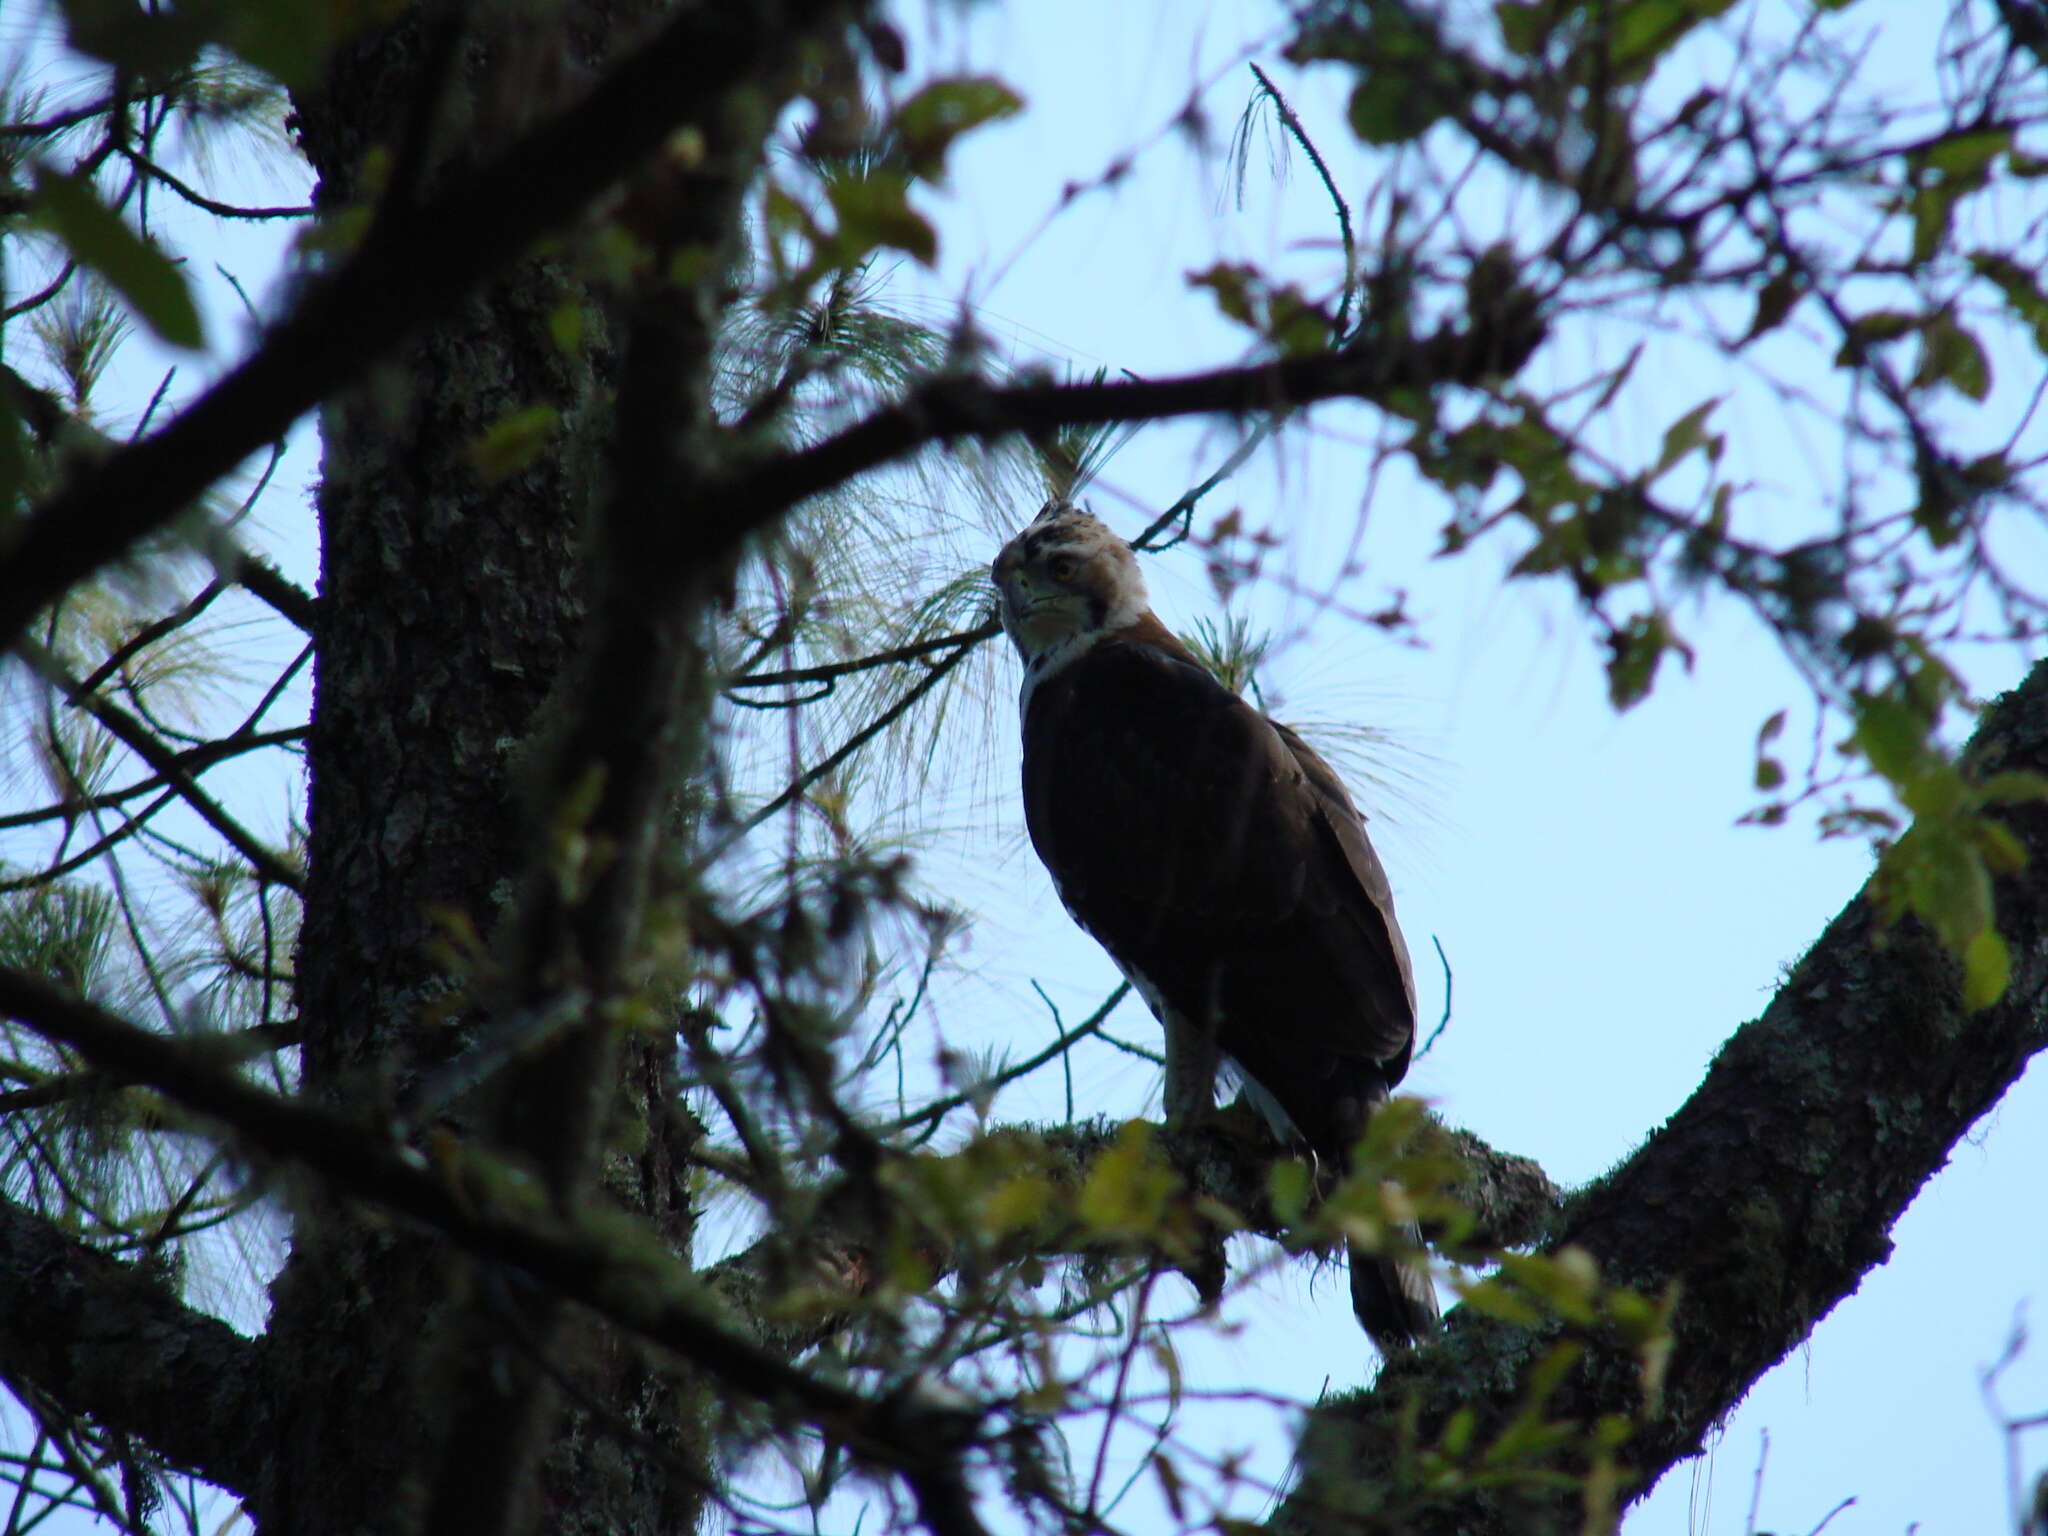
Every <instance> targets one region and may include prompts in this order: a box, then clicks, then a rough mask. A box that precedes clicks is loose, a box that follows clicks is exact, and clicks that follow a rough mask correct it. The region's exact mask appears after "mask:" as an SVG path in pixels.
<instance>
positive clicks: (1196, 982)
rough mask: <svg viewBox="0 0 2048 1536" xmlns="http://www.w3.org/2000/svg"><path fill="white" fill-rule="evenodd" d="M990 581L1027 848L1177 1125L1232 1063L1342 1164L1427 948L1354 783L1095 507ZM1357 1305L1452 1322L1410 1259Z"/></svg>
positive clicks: (1327, 1164) (1410, 1324) (1403, 1323)
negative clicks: (997, 607) (1009, 643)
mask: <svg viewBox="0 0 2048 1536" xmlns="http://www.w3.org/2000/svg"><path fill="white" fill-rule="evenodd" d="M994 574H995V582H996V586H997V588H998V590H999V591H1000V593H1001V597H1002V617H1003V628H1004V629H1005V630H1007V631H1008V632H1009V636H1010V638H1011V640H1013V641H1014V642H1015V643H1016V646H1017V650H1018V653H1019V654H1020V655H1021V656H1022V657H1023V660H1024V684H1023V692H1022V699H1021V704H1022V713H1023V721H1024V814H1025V819H1026V821H1027V823H1028V824H1029V827H1030V831H1031V842H1032V845H1033V846H1034V847H1035V848H1037V850H1038V855H1039V857H1040V858H1041V859H1043V860H1044V861H1045V867H1046V869H1047V870H1048V871H1050V872H1051V874H1052V879H1053V884H1054V886H1055V887H1056V888H1057V889H1058V891H1059V895H1060V900H1061V901H1062V902H1064V903H1065V904H1066V908H1067V910H1068V911H1069V912H1070V913H1072V914H1073V917H1074V920H1075V921H1076V922H1078V923H1079V924H1080V925H1081V926H1082V927H1083V928H1085V929H1086V930H1087V931H1088V932H1089V933H1090V934H1091V935H1093V937H1094V938H1095V939H1096V940H1097V941H1098V942H1099V943H1100V944H1101V945H1102V946H1103V948H1105V949H1107V950H1108V951H1109V953H1110V957H1111V958H1112V959H1114V960H1115V961H1116V963H1117V966H1118V967H1119V968H1120V969H1121V970H1122V971H1123V973H1124V974H1125V975H1126V976H1128V977H1129V978H1130V980H1131V984H1132V985H1133V986H1134V987H1135V988H1136V989H1137V991H1138V993H1139V994H1140V995H1141V996H1142V997H1143V998H1144V999H1145V1001H1146V1003H1147V1004H1149V1005H1150V1007H1151V1009H1152V1012H1153V1013H1154V1014H1155V1015H1157V1017H1158V1019H1159V1021H1160V1023H1161V1024H1162V1025H1163V1026H1164V1028H1165V1031H1166V1115H1167V1119H1168V1121H1169V1123H1176V1122H1184V1121H1186V1120H1187V1119H1189V1118H1190V1117H1192V1116H1195V1115H1198V1114H1200V1113H1202V1112H1203V1111H1205V1110H1207V1109H1208V1108H1209V1107H1210V1106H1211V1105H1212V1104H1213V1102H1214V1093H1215V1079H1216V1074H1217V1071H1218V1069H1219V1068H1220V1067H1223V1066H1226V1065H1227V1066H1232V1067H1235V1069H1236V1071H1237V1073H1238V1075H1239V1077H1240V1078H1241V1079H1242V1081H1243V1083H1244V1086H1245V1090H1246V1094H1247V1096H1248V1097H1249V1098H1250V1099H1251V1100H1252V1102H1253V1103H1254V1104H1255V1105H1256V1106H1257V1107H1258V1108H1259V1109H1260V1110H1261V1111H1263V1112H1264V1114H1265V1116H1266V1118H1267V1119H1268V1120H1269V1121H1270V1122H1271V1123H1272V1124H1273V1125H1274V1127H1275V1129H1276V1130H1277V1131H1279V1132H1280V1134H1281V1135H1283V1136H1285V1137H1287V1138H1289V1139H1290V1140H1293V1141H1297V1142H1299V1143H1306V1145H1307V1147H1308V1149H1309V1150H1310V1151H1311V1152H1313V1153H1314V1154H1315V1157H1316V1159H1317V1162H1318V1164H1319V1165H1320V1167H1321V1168H1322V1169H1323V1170H1324V1171H1325V1173H1326V1174H1327V1173H1329V1172H1331V1171H1341V1170H1343V1169H1344V1168H1346V1167H1347V1166H1348V1163H1349V1160H1350V1156H1351V1151H1352V1148H1353V1147H1354V1146H1355V1145H1356V1144H1357V1141H1358V1138H1359V1136H1360V1134H1361V1133H1362V1132H1363V1131H1364V1129H1365V1124H1366V1119H1367V1117H1368V1116H1369V1115H1371V1113H1372V1111H1373V1109H1374V1107H1375V1106H1376V1105H1378V1104H1381V1103H1383V1102H1385V1100H1386V1098H1387V1095H1388V1092H1389V1090H1391V1089H1392V1088H1393V1086H1394V1085H1395V1084H1396V1083H1398V1082H1400V1081H1401V1077H1402V1075H1403V1074H1404V1073H1405V1072H1406V1071H1407V1070H1408V1058H1409V1054H1410V1052H1411V1051H1412V1050H1413V1049H1414V1045H1415V982H1414V977H1413V975H1412V973H1411V970H1410V966H1409V961H1408V948H1407V945H1406V944H1405V943H1404V942H1403V941H1402V938H1401V929H1400V927H1399V925H1398V924H1396V923H1395V921H1394V903H1393V895H1392V892H1391V890H1390V888H1389V886H1388V884H1387V876H1386V871H1385V870H1383V869H1382V868H1381V867H1380V861H1379V858H1378V856H1377V855H1375V854H1374V852H1373V850H1372V844H1371V843H1370V842H1369V841H1367V839H1366V835H1365V824H1364V819H1363V818H1362V817H1361V816H1360V815H1359V814H1358V811H1357V810H1356V808H1355V807H1353V805H1352V803H1351V797H1350V796H1349V795H1348V794H1346V793H1345V789H1344V785H1343V782H1342V781H1341V780H1340V779H1339V778H1338V777H1337V775H1336V773H1335V772H1334V771H1333V770H1332V769H1331V768H1330V766H1329V764H1328V763H1326V762H1324V761H1323V760H1322V758H1320V757H1318V756H1317V755H1316V754H1315V752H1314V751H1312V750H1311V749H1310V748H1309V746H1308V744H1307V743H1306V742H1304V741H1303V740H1302V739H1301V738H1300V737H1299V736H1297V735H1296V734H1295V733H1294V732H1292V731H1290V730H1289V729H1288V728H1287V727H1286V726H1284V725H1280V724H1278V723H1276V722H1275V721H1272V720H1269V719H1267V718H1266V716H1265V715H1263V714H1261V713H1260V712H1259V711H1258V710H1256V709H1254V708H1253V707H1252V706H1251V705H1250V704H1248V703H1246V702H1245V701H1244V700H1243V699H1241V698H1239V697H1238V696H1237V695H1236V694H1234V693H1232V692H1231V691H1230V690H1229V689H1228V688H1226V687H1224V686H1223V685H1222V684H1221V683H1219V682H1218V681H1217V680H1216V679H1215V678H1214V677H1213V676H1211V675H1210V673H1209V671H1208V670H1207V669H1206V668H1204V667H1203V666H1202V664H1201V663H1200V662H1199V661H1197V660H1196V659H1195V656H1194V654H1193V653H1192V652H1191V651H1189V650H1188V648H1187V647H1186V646H1185V645H1183V644H1182V643H1181V642H1180V641H1179V640H1178V639H1176V638H1175V637H1174V635H1173V633H1172V632H1171V631H1170V630H1168V629H1167V628H1166V626H1165V625H1164V624H1162V623H1160V621H1159V619H1158V618H1157V617H1156V616H1155V615H1154V614H1153V613H1152V610H1151V608H1150V606H1149V604H1148V601H1147V598H1146V593H1145V581H1144V578H1143V576H1141V575H1140V574H1139V571H1138V561H1137V557H1136V556H1135V555H1134V554H1133V553H1132V552H1131V547H1130V546H1129V545H1128V544H1126V543H1125V542H1124V541H1123V540H1122V539H1120V538H1118V537H1117V536H1116V535H1115V534H1114V533H1112V532H1110V530H1109V529H1108V528H1107V527H1106V526H1104V525H1103V524H1102V523H1101V522H1100V521H1098V520H1097V519H1096V518H1094V517H1092V516H1090V515H1089V514H1088V513H1086V512H1083V511H1081V510H1079V509H1078V508H1076V507H1074V506H1071V505H1069V504H1066V503H1064V502H1052V503H1049V504H1048V505H1047V506H1046V508H1045V509H1044V510H1043V511H1042V512H1040V513H1039V515H1038V517H1037V519H1036V520H1035V521H1033V522H1032V523H1031V525H1030V526H1029V527H1027V528H1026V529H1024V531H1023V532H1021V533H1019V534H1018V535H1017V536H1016V537H1015V538H1013V539H1012V540H1010V542H1009V543H1008V544H1006V545H1005V546H1004V547H1003V550H1002V553H1001V554H999V555H998V556H997V557H996V562H995V572H994ZM1409 1235H1410V1237H1411V1239H1412V1238H1413V1236H1414V1234H1413V1233H1412V1232H1411V1233H1410V1234H1409ZM1351 1297H1352V1304H1353V1306H1354V1308H1355V1309H1356V1310H1357V1313H1358V1318H1359V1321H1360V1322H1361V1323H1363V1324H1364V1325H1365V1329H1366V1331H1367V1332H1368V1333H1369V1334H1371V1335H1372V1338H1373V1341H1374V1342H1375V1343H1376V1344H1378V1345H1379V1346H1380V1348H1381V1349H1382V1350H1383V1351H1386V1350H1392V1349H1396V1348H1401V1347H1405V1346H1407V1345H1409V1344H1412V1343H1414V1342H1416V1341H1417V1340H1419V1339H1421V1338H1424V1337H1426V1336H1427V1335H1429V1334H1430V1333H1433V1332H1434V1331H1435V1329H1436V1326H1437V1305H1436V1294H1435V1291H1434V1290H1433V1289H1432V1287H1431V1285H1430V1281H1429V1275H1428V1272H1427V1271H1426V1270H1425V1269H1423V1268H1422V1267H1421V1266H1419V1265H1417V1264H1415V1263H1413V1262H1399V1261H1395V1260H1392V1259H1388V1258H1384V1257H1381V1256H1378V1255H1374V1254H1368V1253H1364V1252H1354V1253H1353V1254H1352V1259H1351Z"/></svg>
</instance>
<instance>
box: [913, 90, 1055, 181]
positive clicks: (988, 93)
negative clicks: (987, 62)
mask: <svg viewBox="0 0 2048 1536" xmlns="http://www.w3.org/2000/svg"><path fill="white" fill-rule="evenodd" d="M1023 110H1024V99H1023V98H1022V97H1021V96H1019V95H1018V94H1017V93H1016V92H1015V91H1013V90H1011V89H1010V88H1009V87H1008V86H1007V85H1005V84H1003V82H1002V81H1000V80H997V79H994V78H993V77H991V76H987V75H965V76H961V77H959V78H957V79H952V80H934V81H933V82H932V83H931V84H930V85H928V86H926V87H925V88H924V89H923V90H921V91H919V92H918V93H917V94H916V95H915V96H912V97H911V98H910V99H909V100H908V101H906V102H904V103H903V104H902V105H901V106H900V107H898V108H897V109H896V113H895V116H894V117H893V118H892V119H891V120H890V128H891V129H892V130H893V132H894V135H895V138H896V142H897V144H898V146H899V147H900V148H901V150H902V152H903V156H904V160H905V162H906V163H907V164H908V165H909V166H910V170H911V174H912V175H914V176H916V177H918V178H919V179H920V180H923V181H937V180H939V179H940V178H941V177H942V176H943V175H944V174H945V169H946V155H947V153H948V151H950V150H951V149H952V147H953V142H954V140H956V139H958V138H959V137H960V135H962V134H963V133H967V132H969V131H971V130H972V129H975V128H979V127H981V126H982V125H983V124H984V123H993V122H998V121H1000V120H1001V119H1003V118H1006V117H1014V116H1015V115H1016V114H1017V113H1019V112H1021V111H1023Z"/></svg>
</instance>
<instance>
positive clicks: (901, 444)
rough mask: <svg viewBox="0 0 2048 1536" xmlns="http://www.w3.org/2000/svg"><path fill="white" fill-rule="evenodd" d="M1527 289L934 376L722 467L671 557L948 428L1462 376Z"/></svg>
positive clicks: (1532, 345)
mask: <svg viewBox="0 0 2048 1536" xmlns="http://www.w3.org/2000/svg"><path fill="white" fill-rule="evenodd" d="M1544 335H1545V329H1544V323H1543V320H1542V318H1541V316H1540V315H1539V314H1538V312H1537V310H1536V308H1535V306H1534V304H1533V302H1532V301H1531V300H1530V299H1529V298H1528V297H1527V295H1524V294H1522V293H1519V292H1516V291H1513V290H1510V291H1508V292H1506V293H1501V294H1497V295H1494V296H1493V297H1492V302H1491V304H1490V306H1489V307H1488V308H1487V309H1486V310H1484V311H1483V312H1477V313H1474V314H1473V315H1471V316H1469V317H1468V318H1467V321H1466V323H1465V324H1463V325H1462V326H1461V325H1458V324H1455V323H1447V324H1446V325H1444V326H1443V328H1442V329H1440V330H1438V331H1437V332H1436V333H1434V334H1433V335H1430V336H1427V337H1420V338H1406V339H1403V340H1402V341H1401V342H1400V343H1399V344H1398V345H1393V344H1387V345H1380V346H1376V347H1375V346H1360V347H1355V348H1347V349H1345V350H1342V351H1336V352H1321V353H1316V354H1314V355H1311V356H1306V357H1287V358H1281V359H1279V360H1278V361H1276V362H1270V363H1261V364H1255V365H1253V366H1250V367H1244V368H1219V369H1216V370H1214V371H1212V372H1208V373H1191V374H1183V375H1181V376H1179V377H1177V378H1168V379H1133V380H1120V381H1118V382H1116V383H1108V382H1102V383H1093V382H1089V383H1072V384H1059V383H1053V382H1051V381H1037V382H1032V383H1025V384H1010V385H998V384H990V383H987V382H985V381H982V380H979V379H972V378H957V377H951V376H942V377H938V378H934V379H931V380H929V381H928V382H926V383H924V384H922V385H920V386H919V387H918V388H917V389H915V390H913V391H912V392H911V393H910V395H909V396H908V398H906V399H904V400H902V401H899V402H898V403H896V404H894V405H889V406H884V407H882V408H881V409H879V410H877V411H875V412H874V413H873V414H871V415H869V416H868V417H867V418H866V419H865V420H862V421H859V422H856V423H854V425H852V426H850V427H848V428H846V429H845V430H844V431H842V432H839V433H837V434H836V435H834V436H832V437H828V438H826V439H824V440H823V441H822V442H819V443H816V444H813V445H812V446H811V447H809V448H805V449H803V450H801V451H799V452H796V453H789V454H783V455H780V456H777V457H775V458H770V459H765V460H761V461H758V462H755V463H752V464H747V465H743V466H741V467H739V468H736V469H735V470H733V471H732V472H731V473H730V474H729V475H728V477H727V478H726V480H725V482H724V484H723V485H721V486H719V487H716V488H715V494H714V495H712V496H710V497H707V498H706V502H705V505H704V506H703V508H702V513H701V515H700V516H699V517H697V518H694V519H691V520H689V522H688V523H687V524H686V525H679V526H678V528H677V529H676V537H675V545H674V548H673V549H672V550H671V551H670V552H669V559H670V564H671V568H673V569H676V570H680V571H689V570H694V569H696V568H698V567H699V566H701V565H703V564H705V563H708V562H710V561H713V560H715V559H717V558H719V557H720V556H721V555H722V554H723V553H724V552H725V551H727V550H730V549H732V548H734V547H736V546H737V545H738V543H739V542H740V540H742V539H743V538H745V537H746V536H747V535H749V534H750V533H753V532H754V531H756V530H758V529H760V528H764V527H767V526H769V525H770V524H772V523H773V522H774V521H775V520H776V519H777V518H779V517H781V516H782V515H783V514H784V513H786V512H787V511H789V510H790V508H792V507H794V506H796V505H797V504H798V503H799V502H802V501H804V500H805V499H806V498H808V497H811V496H815V495H817V494H819V493H820V492H822V491H826V490H829V489H831V488H832V487H833V486H835V485H840V484H843V483H844V482H846V481H848V480H851V479H852V478H853V477H854V476H856V475H860V474H864V473H866V472H867V471H869V470H871V469H876V468H879V467H881V466H882V465H885V464H890V463H893V462H895V461H896V460H898V459H902V458H906V457H908V456H909V455H911V454H913V453H915V452H917V451H918V450H920V449H922V448H925V447H927V446H929V445H931V444H934V443H948V442H953V441H956V440H958V439H961V438H967V437H973V438H981V439H992V438H1001V437H1008V436H1013V435H1018V434H1022V435H1025V436H1031V435H1035V434H1043V433H1047V432H1051V431H1054V430H1055V429H1057V428H1060V427H1064V426H1070V425H1075V424H1079V423H1087V422H1111V421H1159V420H1162V419H1164V418H1167V417H1172V416H1195V415H1203V414H1218V413H1221V414H1229V415H1255V414H1265V413H1270V412H1273V411H1279V410H1285V409H1287V408H1289V407H1293V406H1301V405H1311V404H1314V403H1315V402H1317V401H1320V400H1334V399H1356V400H1386V399H1388V398H1389V397H1391V396H1393V395H1396V394H1400V393H1408V392H1412V391H1426V390H1431V389H1438V388H1444V387H1447V386H1466V387H1476V386H1479V385H1482V384H1484V383H1486V382H1487V381H1489V380H1492V379H1498V378H1503V377H1506V376H1508V375H1511V374H1513V373H1514V372H1516V371H1517V370H1518V369H1520V368H1521V366H1522V365H1523V364H1524V363H1526V362H1527V361H1528V360H1529V358H1530V356H1531V355H1532V354H1533V353H1534V352H1535V350H1536V348H1537V347H1538V346H1540V345H1541V344H1542V342H1543V339H1544Z"/></svg>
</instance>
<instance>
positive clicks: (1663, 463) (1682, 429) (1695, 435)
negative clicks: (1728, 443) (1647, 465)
mask: <svg viewBox="0 0 2048 1536" xmlns="http://www.w3.org/2000/svg"><path fill="white" fill-rule="evenodd" d="M1723 398H1724V397H1723V396H1721V395H1715V396H1713V397H1712V398H1711V399H1707V400H1702V401H1701V402H1700V403H1699V404H1698V405H1696V406H1694V407H1693V408H1692V409H1691V410H1689V411H1687V412H1686V413H1685V414H1684V415H1683V416H1681V417H1679V418H1678V420H1676V421H1674V422H1673V423H1671V425H1670V426H1669V427H1667V428H1665V429H1664V447H1663V449H1662V450H1661V451H1660V452H1659V453H1658V455H1657V463H1656V465H1655V466H1654V467H1653V468H1652V469H1651V471H1650V478H1651V479H1652V480H1655V479H1656V478H1657V477H1658V476H1660V475H1662V474H1663V473H1664V471H1666V470H1667V469H1669V468H1670V467H1671V466H1672V465H1674V464H1676V463H1677V462H1678V461H1679V460H1680V459H1682V458H1684V457H1685V456H1686V455H1687V454H1688V453H1691V452H1692V451H1693V449H1695V448H1704V449H1706V453H1707V459H1708V461H1709V462H1712V461H1713V460H1715V459H1718V458H1719V457H1720V456H1721V439H1720V438H1719V437H1717V436H1713V435H1710V434H1709V433H1708V431H1707V418H1708V417H1709V416H1711V415H1713V413H1714V407H1715V406H1717V405H1719V404H1720V403H1721V401H1722V399H1723Z"/></svg>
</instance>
